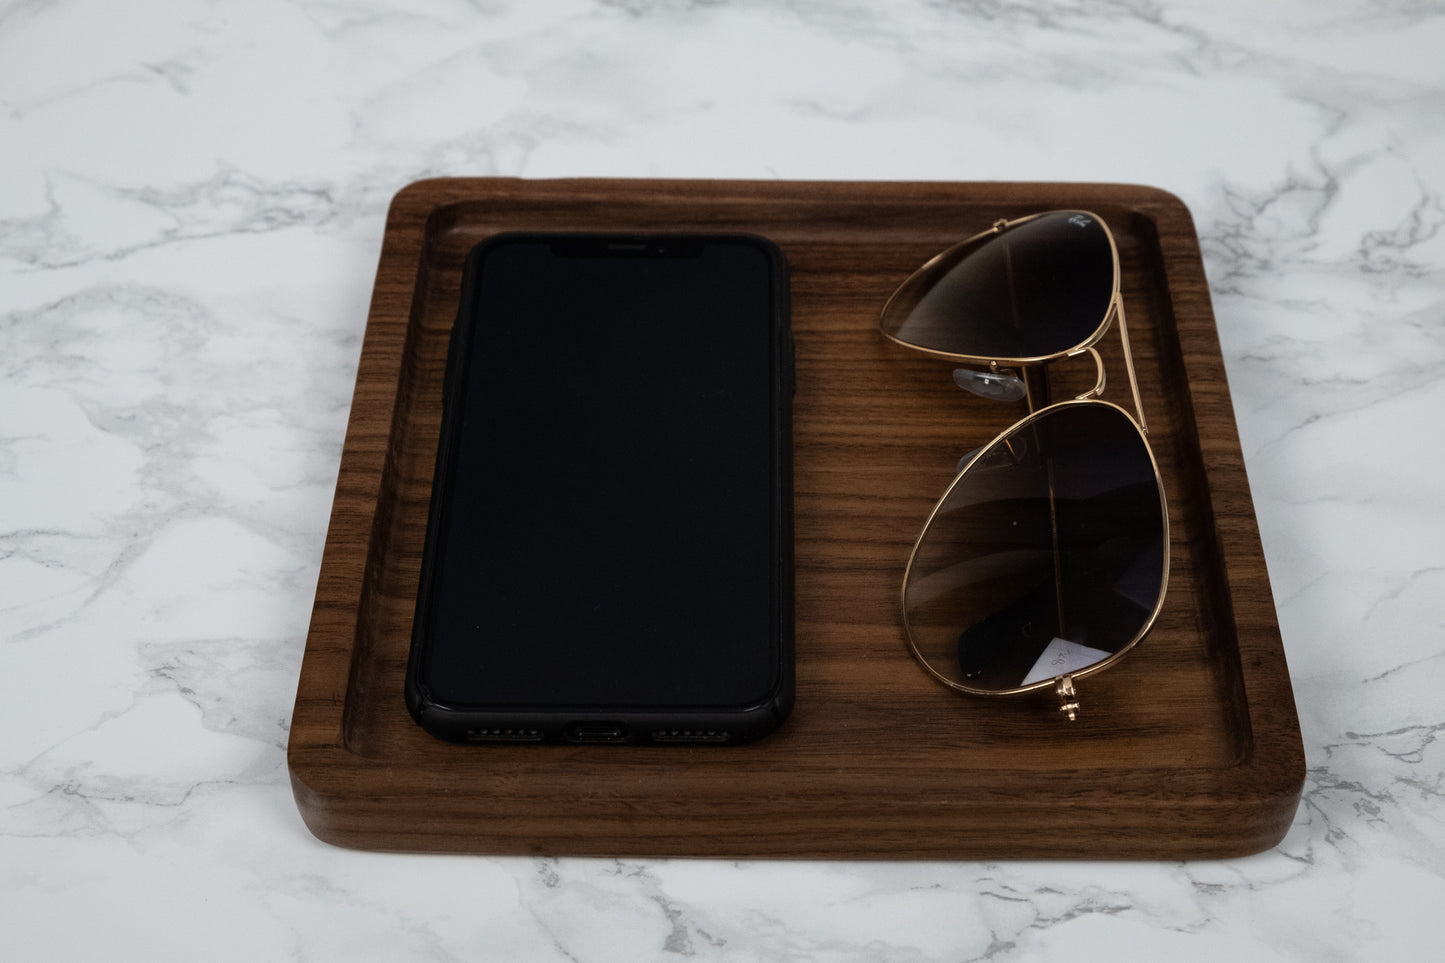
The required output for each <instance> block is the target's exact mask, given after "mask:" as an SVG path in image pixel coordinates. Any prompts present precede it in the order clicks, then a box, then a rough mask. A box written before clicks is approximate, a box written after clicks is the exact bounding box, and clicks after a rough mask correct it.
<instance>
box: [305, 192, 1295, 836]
mask: <svg viewBox="0 0 1445 963" xmlns="http://www.w3.org/2000/svg"><path fill="white" fill-rule="evenodd" d="M1063 207H1068V208H1083V209H1087V210H1092V211H1094V212H1095V213H1097V214H1099V215H1101V216H1103V217H1104V218H1105V219H1106V220H1107V221H1108V222H1109V224H1110V225H1111V226H1112V228H1113V230H1114V233H1115V236H1116V238H1117V240H1118V243H1119V254H1120V259H1121V263H1122V266H1123V272H1124V274H1123V281H1122V284H1123V292H1124V297H1125V303H1126V307H1127V316H1128V319H1129V332H1130V335H1131V338H1132V343H1133V348H1134V356H1135V359H1136V362H1137V363H1138V368H1139V379H1140V387H1141V390H1142V391H1143V400H1144V408H1145V412H1146V414H1147V417H1148V419H1149V425H1150V441H1151V444H1152V446H1153V448H1154V451H1155V454H1156V456H1157V458H1158V460H1159V465H1160V468H1161V470H1162V472H1163V474H1164V477H1165V479H1166V485H1167V490H1168V497H1169V504H1170V514H1171V522H1172V528H1171V536H1172V538H1171V542H1172V544H1171V552H1172V555H1171V559H1172V561H1171V565H1172V574H1171V580H1170V587H1169V595H1168V599H1167V601H1166V602H1165V606H1164V610H1163V612H1162V614H1161V616H1160V618H1159V621H1158V623H1157V625H1156V627H1155V629H1154V631H1153V633H1152V634H1151V635H1150V637H1149V638H1148V639H1146V640H1145V642H1144V643H1143V644H1142V645H1140V646H1139V647H1138V648H1137V649H1136V650H1135V651H1134V653H1133V654H1131V655H1130V656H1129V658H1128V659H1126V660H1124V661H1123V662H1122V663H1121V664H1120V665H1119V666H1117V667H1115V668H1113V669H1111V670H1110V671H1108V672H1105V673H1102V674H1100V675H1098V676H1095V677H1092V678H1089V679H1087V680H1085V681H1084V682H1082V683H1080V696H1081V699H1082V704H1083V711H1082V715H1081V716H1080V718H1079V720H1078V721H1077V722H1075V723H1072V724H1071V723H1069V722H1068V721H1067V720H1066V719H1064V718H1063V717H1061V716H1060V715H1059V713H1058V712H1057V711H1056V708H1055V707H1054V706H1053V705H1051V704H1049V703H1047V702H1037V701H1028V700H1025V701H1024V702H1022V703H1015V702H1012V701H1009V700H980V699H970V698H967V697H964V696H961V695H958V694H956V693H954V692H952V691H951V690H948V689H946V688H944V687H943V686H941V685H939V684H938V683H936V682H935V681H933V680H932V679H930V678H929V677H928V676H927V675H925V674H924V672H923V671H922V670H921V669H920V668H919V667H918V666H917V665H916V664H915V663H914V661H913V659H912V657H911V656H910V654H909V652H908V649H907V646H906V643H905V641H904V638H903V634H902V628H901V624H900V617H899V604H898V593H899V581H900V578H901V576H902V572H903V566H904V562H905V561H906V559H907V557H908V553H909V550H910V548H911V546H912V542H913V539H914V538H915V536H916V535H917V533H918V529H919V527H920V526H921V524H922V522H923V520H924V518H925V517H926V515H927V513H928V511H929V509H930V507H931V506H932V504H933V501H934V500H935V499H936V498H937V497H938V496H939V495H940V494H941V493H942V491H943V489H944V488H945V487H946V486H947V484H948V482H949V480H950V479H951V477H952V471H953V465H954V462H955V461H956V459H957V458H958V456H959V455H960V454H962V453H963V452H965V451H968V450H970V449H972V448H974V447H976V446H978V445H981V444H983V443H984V442H986V441H987V440H988V439H989V438H991V437H992V436H993V435H994V434H996V433H997V432H998V431H999V430H1001V429H1002V428H1004V427H1006V426H1007V425H1008V424H1009V423H1011V422H1012V421H1013V420H1014V419H1015V418H1016V417H1018V416H1019V411H1018V410H1017V407H1016V406H1010V405H1004V404H1000V403H996V402H987V401H984V400H982V399H979V398H975V397H973V396H972V395H968V394H965V393H964V392H961V391H959V390H958V389H957V388H955V387H954V386H953V384H952V382H951V379H950V377H949V368H948V366H947V365H946V364H943V363H940V362H937V361H933V360H930V359H928V358H925V357H923V356H922V355H918V354H917V353H914V352H909V351H906V350H904V349H901V348H898V347H896V346H894V345H891V344H889V343H887V342H885V340H884V339H883V338H882V337H881V336H880V335H879V333H878V331H877V329H876V321H877V316H878V311H879V308H880V307H881V305H882V304H883V302H884V300H885V299H886V298H887V296H888V294H889V292H890V291H891V290H892V289H893V288H894V287H895V286H896V285H897V284H898V283H899V282H900V281H902V279H903V278H905V277H907V275H908V274H909V272H910V271H912V270H913V268H914V267H916V266H917V265H919V264H921V263H922V262H923V261H924V260H926V259H927V258H928V257H930V256H931V255H933V254H934V253H936V252H938V251H939V250H942V249H943V248H945V247H947V246H948V245H949V244H951V243H953V242H955V241H958V240H961V239H962V238H964V237H966V236H969V235H971V234H974V233H976V232H978V231H981V230H984V229H986V228H987V227H988V226H989V225H991V224H992V222H993V221H994V220H995V219H997V218H1000V217H1016V216H1019V215H1022V214H1025V213H1030V212H1034V211H1039V210H1044V209H1049V208H1063ZM531 229H538V230H613V229H617V230H696V231H746V232H753V233H757V234H762V235H765V236H767V237H769V238H771V239H772V240H774V241H775V242H777V243H778V245H779V246H780V247H781V248H782V249H783V251H784V253H785V254H786V256H787V258H788V261H789V263H790V265H791V269H792V291H793V328H794V337H795V340H796V349H797V383H798V389H797V396H796V399H795V419H794V432H795V461H796V466H795V489H796V494H795V510H796V520H795V528H796V556H797V581H796V585H797V705H796V708H795V710H794V712H793V715H792V717H791V719H790V720H789V721H788V723H787V724H786V725H785V726H784V728H783V729H782V730H780V731H779V732H778V733H776V734H774V735H772V736H770V737H768V738H767V739H764V740H763V741H761V742H759V743H756V744H752V745H746V746H736V747H714V746H702V747H696V748H688V747H654V746H646V747H643V746H638V747H629V746H577V747H569V746H555V747H554V746H458V745H453V744H449V743H445V742H441V741H439V740H437V739H434V738H432V737H431V736H428V735H427V734H426V733H424V732H423V731H422V730H421V729H420V728H418V727H417V726H416V725H414V724H413V723H412V721H411V719H410V717H409V716H408V714H407V710H406V706H405V704H404V702H403V697H402V685H403V677H404V673H405V666H406V657H407V650H408V645H409V639H410V629H411V618H412V609H413V604H414V603H413V599H414V595H415V591H416V586H417V573H418V567H419V564H420V559H421V552H422V542H423V539H424V535H425V526H426V517H427V502H428V498H429V496H430V487H431V477H432V466H433V462H434V458H435V453H436V444H437V433H438V429H439V425H440V404H441V390H442V374H443V365H444V361H445V357H446V351H447V337H448V334H449V331H450V328H451V325H452V321H453V319H454V317H455V315H456V310H457V297H458V290H459V285H460V277H461V269H462V262H463V258H464V257H465V256H466V254H467V252H468V251H469V250H470V249H471V247H472V246H473V245H474V244H476V243H477V242H478V241H480V240H482V239H483V238H484V237H486V236H488V235H490V234H492V233H495V232H499V231H508V230H531ZM1103 348H1104V350H1105V355H1106V360H1107V361H1108V365H1109V371H1110V373H1111V374H1112V375H1113V377H1114V382H1113V385H1112V387H1111V388H1110V389H1109V390H1108V391H1106V393H1105V396H1104V397H1106V398H1109V399H1112V400H1116V401H1118V402H1119V403H1121V404H1124V405H1126V406H1128V404H1129V402H1128V400H1127V399H1128V388H1127V384H1126V382H1125V381H1124V375H1123V370H1124V369H1123V367H1122V363H1121V361H1120V359H1119V357H1118V354H1117V351H1118V338H1117V334H1115V333H1111V334H1110V335H1109V336H1108V337H1107V338H1106V339H1105V341H1104V343H1103ZM1111 351H1112V352H1115V353H1114V354H1112V355H1111V354H1110V352H1111ZM1066 364H1073V365H1075V366H1076V367H1077V368H1078V369H1080V370H1079V374H1080V376H1081V377H1083V378H1085V379H1086V386H1087V385H1091V384H1092V376H1093V366H1092V365H1091V364H1088V363H1087V362H1086V361H1076V362H1072V363H1066ZM288 761H289V764H290V771H291V780H292V786H293V789H294V791H295V796H296V801H297V805H298V806H299V807H300V810H301V813H302V816H303V818H304V819H305V821H306V824H307V825H308V826H309V827H310V828H311V830H312V831H313V832H314V833H315V834H316V835H317V836H319V837H320V838H322V839H324V840H327V841H329V842H332V843H335V844H338V845H342V846H353V847H360V848H367V849H391V850H416V851H427V850H430V851H447V852H479V853H492V854H507V853H513V854H554V855H606V856H712V857H824V858H905V859H938V858H945V859H974V858H985V859H999V858H1013V857H1019V858H1038V857H1089V858H1116V857H1128V858H1187V857H1222V856H1231V855H1240V854H1245V853H1251V852H1257V851H1260V850H1263V849H1267V848H1269V847H1271V846H1273V845H1274V844H1275V843H1277V842H1278V841H1279V840H1280V839H1281V838H1282V837H1283V835H1284V833H1285V831H1286V830H1287V829H1288V827H1289V825H1290V823H1291V820H1292V817H1293V815H1294V812H1295V809H1296V806H1297V805H1298V801H1299V794H1300V790H1301V787H1302V785H1303V781H1304V753H1303V749H1302V746H1301V741H1300V735H1299V723H1298V720H1297V717H1296V714H1295V706H1294V697H1293V694H1292V692H1291V690H1290V684H1289V676H1288V673H1287V670H1286V666H1285V658H1284V652H1283V649H1282V646H1281V644H1280V637H1279V630H1278V626H1277V622H1276V617H1275V611H1274V603H1273V599H1272V597H1271V595H1270V588H1269V580H1268V577H1267V575H1266V572H1265V565H1264V558H1263V555H1262V552H1261V548H1260V542H1259V535H1258V531H1257V529H1256V525H1255V518H1254V507H1253V503H1252V502H1251V500H1250V494H1249V487H1248V483H1247V481H1246V479H1245V472H1244V464H1243V460H1242V457H1241V454H1240V448H1239V440H1238V437H1237V434H1236V429H1235V424H1234V417H1233V412H1232V409H1231V407H1230V401H1229V389H1228V386H1227V384H1226V382H1225V373H1224V365H1223V363H1222V360H1221V357H1220V351H1219V343H1218V340H1217V336H1216V333H1215V328H1214V321H1213V316H1212V313H1211V309H1210V303H1209V293H1208V287H1207V285H1206V282H1205V277H1204V270H1203V266H1202V263H1201V260H1200V254H1199V247H1198V241H1197V239H1196V237H1195V233H1194V227H1193V222H1192V220H1191V218H1190V216H1189V212H1188V211H1187V209H1186V208H1185V207H1184V205H1183V204H1182V203H1181V202H1180V201H1179V200H1178V199H1176V198H1175V197H1173V196H1172V195H1169V194H1166V193H1163V192H1161V191H1157V190H1153V189H1150V188H1143V187H1133V186H1122V185H1071V184H943V183H934V184H924V183H807V182H802V183H799V182H793V183H787V182H757V183H753V182H710V181H640V180H638V181H626V180H617V181H608V180H571V181H533V182H529V181H518V180H493V179H475V180H474V179H450V180H432V181H423V182H420V183H417V184H413V185H411V186H409V187H407V188H406V189H405V190H403V191H401V193H399V194H398V195H397V197H396V199H395V200H394V202H393V204H392V207H391V211H390V214H389V217H388V220H387V226H386V234H385V238H384V240H383V244H382V251H381V260H380V265H379V268H378V271H377V278H376V288H375V292H374V296H373V300H372V305H371V314H370V319H369V321H368V324H367V328H366V337H365V342H364V345H363V347H362V353H361V362H360V369H359V371H358V374H357V382H356V394H355V400H354V402H353V405H352V409H351V420H350V424H349V427H348V429H347V434H346V444H345V449H344V451H343V454H342V459H341V469H340V477H339V479H338V482H337V490H336V500H335V504H334V507H333V510H332V516H331V527H330V532H329V534H328V536H327V540H326V549H325V556H324V558H323V561H322V566H321V575H320V581H319V583H318V586H317V592H316V605H315V609H314V612H313V615H312V621H311V628H310V634H309V635H308V637H307V641H306V654H305V660H304V663H303V665H302V669H301V677H300V684H299V688H298V692H297V696H296V706H295V713H294V716H293V718H292V725H291V736H290V749H289V756H288Z"/></svg>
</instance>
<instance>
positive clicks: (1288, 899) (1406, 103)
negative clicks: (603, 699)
mask: <svg viewBox="0 0 1445 963" xmlns="http://www.w3.org/2000/svg"><path fill="white" fill-rule="evenodd" d="M1442 48H1445V7H1442V5H1441V4H1439V3H1433V4H1432V3H1428V2H1418V3H1408V2H1384V0H1323V2H1320V0H1286V2H1279V3H1271V4H1260V3H1254V2H1244V0H1187V2H1179V3H1167V4H1157V3H1148V2H1134V0H1017V2H1003V0H997V2H995V0H972V2H965V0H951V2H950V0H893V2H887V3H884V2H876V3H871V2H864V0H837V2H822V0H819V2H808V0H790V2H769V0H714V2H707V0H559V2H524V0H470V2H465V0H417V2H414V3H410V4H405V5H403V4H386V3H379V2H376V0H330V2H321V0H315V2H307V0H290V2H288V0H253V2H239V0H153V2H152V0H148V2H146V3H143V4H114V3H103V2H100V0H69V2H44V0H0V958H4V959H6V960H16V961H19V960H40V959H45V960H78V959H84V958H106V959H112V960H141V959H145V960H155V959H160V960H167V959H189V958H196V959H206V960H231V959H235V960H248V961H249V960H285V959H296V960H332V959H336V960H341V959H346V960H370V959H375V960H398V959H437V960H457V959H497V960H541V961H552V960H586V961H592V960H598V961H602V960H628V961H634V960H643V959H671V958H675V957H689V958H695V959H702V960H720V959H728V960H750V959H752V960H778V959H788V960H821V961H831V960H879V961H882V960H889V961H893V960H949V961H960V960H978V959H990V960H1036V959H1042V960H1050V959H1058V960H1063V959H1070V960H1072V959H1109V960H1113V961H1119V960H1132V959H1139V960H1145V959H1148V960H1155V959H1159V958H1163V957H1167V958H1169V959H1171V960H1180V961H1182V960H1210V961H1214V960H1218V959H1221V958H1240V959H1249V960H1275V959H1278V960H1286V959H1301V960H1311V961H1322V960H1323V961H1332V960H1361V959H1399V958H1415V959H1421V958H1429V957H1430V956H1431V955H1432V951H1431V950H1430V947H1432V946H1434V947H1437V951H1438V943H1439V940H1438V936H1437V935H1436V930H1437V927H1436V925H1435V924H1436V919H1437V917H1438V913H1439V907H1440V906H1442V905H1445V807H1442V805H1441V803H1442V774H1445V740H1441V739H1440V738H1439V737H1440V734H1441V732H1442V726H1445V699H1442V697H1441V694H1440V692H1441V685H1440V683H1441V681H1442V679H1445V601H1442V600H1445V552H1442V546H1445V512H1442V511H1441V507H1440V506H1441V503H1442V501H1445V499H1442V496H1445V481H1442V479H1445V455H1442V451H1441V441H1442V438H1445V431H1442V428H1441V420H1442V412H1445V377H1442V376H1445V271H1442V264H1445V231H1442V226H1445V202H1442V192H1445V67H1442V66H1441V60H1440V54H1439V51H1440V50H1441V49H1442ZM451 174H457V175H519V176H525V177H539V178H540V177H552V176H566V175H617V176H664V177H745V178H783V179H817V178H830V179H849V180H852V179H862V180H867V179H935V180H991V179H996V180H1050V181H1059V180H1067V181H1121V182H1136V183H1144V184H1151V185H1155V186H1158V187H1163V188H1166V189H1168V190H1171V191H1173V192H1174V193H1176V194H1178V195H1179V196H1180V197H1182V198H1183V199H1184V200H1185V201H1186V202H1187V203H1188V204H1189V206H1190V208H1191V210H1192V211H1193V213H1194V215H1195V218H1196V221H1197V224H1198V228H1199V231H1200V235H1201V240H1202V243H1203V249H1204V252H1205V258H1206V268H1207V271H1208V275H1209V279H1210V282H1211V287H1212V291H1213V296H1214V307H1215V313H1216V316H1217V319H1218V324H1219V330H1220V337H1221V340H1222V343H1223V348H1224V354H1225V357H1226V361H1227V365H1228V370H1229V375H1230V382H1231V388H1232V391H1233V397H1234V401H1235V406H1236V414H1237V417H1238V423H1239V429H1240V434H1241V438H1242V441H1243V446H1244V451H1245V456H1246V460H1247V464H1248V469H1249V475H1250V481H1251V484H1252V486H1253V491H1254V497H1255V503H1256V506H1257V509H1258V515H1259V523H1260V528H1261V531H1262V536H1263V542H1264V548H1265V553H1266V556H1267V559H1268V563H1269V570H1270V579H1271V583H1272V585H1273V589H1274V592H1275V596H1276V599H1277V603H1278V609H1279V617H1280V625H1281V629H1282V633H1283V637H1284V642H1285V647H1286V651H1287V653H1288V657H1289V660H1290V666H1291V672H1292V677H1293V681H1294V686H1295V691H1296V695H1297V699H1298V703H1299V713H1300V721H1301V727H1302V730H1303V735H1304V741H1305V748H1306V755H1307V764H1308V777H1307V782H1306V785H1305V792H1304V798H1303V801H1302V803H1301V806H1300V808H1299V813H1298V817H1297V819H1296V821H1295V824H1294V826H1293V828H1292V830H1291V831H1290V833H1289V834H1288V836H1287V837H1286V838H1285V840H1284V842H1283V843H1282V844H1281V845H1280V846H1279V847H1277V848H1276V849H1274V850H1272V851H1270V852H1267V853H1263V854H1261V855H1258V856H1255V857H1251V858H1247V859H1238V860H1229V861H1222V862H1199V863H1173V862H1159V863H1128V864H1109V863H1008V862H1005V863H846V862H839V863H747V862H701V861H688V860H677V861H641V860H624V861H610V860H580V859H561V860H552V859H520V858H513V859H490V858H472V857H417V856H398V855H377V854H367V853H358V852H350V851H345V850H341V849H335V848H332V847H329V846H326V845H324V844H322V843H319V842H317V841H316V840H315V839H314V838H312V837H311V836H310V835H309V833H308V832H307V830H306V829H305V827H304V826H303V824H302V823H301V820H300V818H299V816H298V814H297V811H296V808H295V806H294V804H293V802H292V799H291V794H290V789H289V786H288V782H287V777H286V763H285V745H286V738H287V724H288V719H289V716H290V711H291V702H292V699H293V697H294V693H295V686H296V677H297V671H298V667H299V664H300V659H301V654H302V650H303V646H304V641H305V632H306V625H307V620H308V617H309V614H310V609H311V601H312V595H313V592H314V590H315V581H316V574H317V569H318V566H319V563H320V555H321V547H322V543H323V539H324V537H325V533H326V524H327V517H328V513H329V509H330V499H331V493H332V488H333V485H334V483H335V478H336V471H337V466H338V458H339V452H340V447H341V443H342V436H343V432H344V429H345V423H346V417H347V411H348V406H349V403H350V395H351V388H352V380H353V378H354V375H355V366H356V360H357V355H358V351H359V348H360V339H361V333H362V328H363V324H364V321H365V317H366V310H367V304H368V300H369V296H370V287H371V281H372V275H373V272H374V270H375V264H376V256H377V251H378V245H379V241H380V238H381V234H382V224H383V216H384V212H385V208H386V205H387V203H388V201H389V199H390V197H391V196H392V194H393V193H394V192H395V191H396V190H398V189H399V188H400V187H402V186H403V185H405V184H406V183H408V182H410V181H413V180H416V179H419V178H422V177H429V176H437V175H451Z"/></svg>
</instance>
